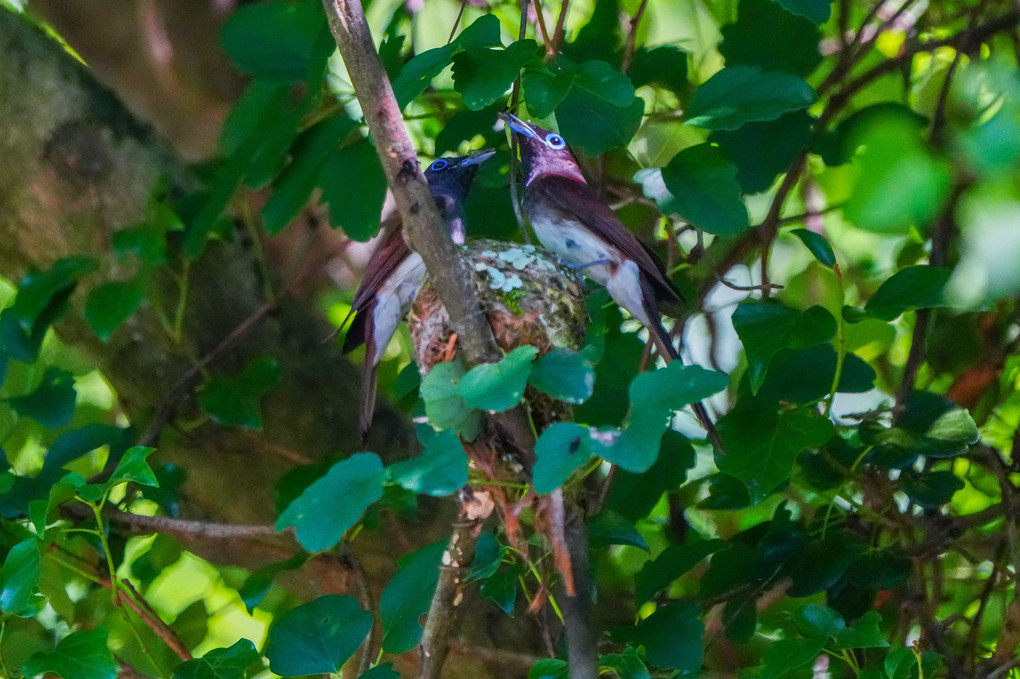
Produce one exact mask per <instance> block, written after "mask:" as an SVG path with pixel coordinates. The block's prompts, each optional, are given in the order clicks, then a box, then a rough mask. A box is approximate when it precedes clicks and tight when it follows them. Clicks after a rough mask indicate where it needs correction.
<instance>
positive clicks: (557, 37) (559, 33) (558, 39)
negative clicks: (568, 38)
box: [552, 0, 570, 53]
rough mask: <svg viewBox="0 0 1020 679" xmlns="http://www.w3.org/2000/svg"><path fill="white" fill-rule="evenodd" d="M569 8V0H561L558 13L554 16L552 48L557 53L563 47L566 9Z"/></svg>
mask: <svg viewBox="0 0 1020 679" xmlns="http://www.w3.org/2000/svg"><path fill="white" fill-rule="evenodd" d="M568 9H570V0H563V4H562V5H560V15H559V16H558V17H556V28H555V29H553V38H552V42H553V49H554V50H556V52H557V53H558V52H559V51H560V48H561V47H563V31H564V27H565V26H566V23H567V10H568Z"/></svg>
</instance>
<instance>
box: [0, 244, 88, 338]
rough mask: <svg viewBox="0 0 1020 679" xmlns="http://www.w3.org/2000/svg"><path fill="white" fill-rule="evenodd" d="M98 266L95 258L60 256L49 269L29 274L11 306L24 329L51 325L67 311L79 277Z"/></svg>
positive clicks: (29, 329) (32, 329) (30, 331)
mask: <svg viewBox="0 0 1020 679" xmlns="http://www.w3.org/2000/svg"><path fill="white" fill-rule="evenodd" d="M96 266H97V265H96V260H94V259H92V258H91V257H67V258H65V259H58V260H57V261H56V262H54V263H53V266H51V267H50V268H49V269H48V270H47V271H32V272H30V273H28V274H26V275H25V277H24V278H22V279H21V283H20V284H19V285H18V295H17V297H15V298H14V304H13V305H12V306H11V309H10V311H11V313H12V314H13V315H14V316H15V317H16V318H17V320H18V324H19V325H20V326H21V328H22V329H23V330H24V331H25V332H27V333H33V332H35V331H36V330H37V328H39V327H40V326H46V327H48V326H49V324H50V323H52V322H53V321H54V320H55V319H56V318H57V316H58V315H59V314H60V313H61V312H62V311H63V309H64V307H65V304H66V302H67V298H68V297H69V296H70V294H71V291H72V290H74V287H75V285H77V283H78V279H79V278H81V277H82V276H84V275H85V274H87V273H90V272H91V271H93V270H95V268H96ZM44 329H45V328H44Z"/></svg>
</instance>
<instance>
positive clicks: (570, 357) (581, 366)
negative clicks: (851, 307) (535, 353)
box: [528, 347, 595, 403]
mask: <svg viewBox="0 0 1020 679" xmlns="http://www.w3.org/2000/svg"><path fill="white" fill-rule="evenodd" d="M528 383H529V384H530V385H531V386H533V387H535V388H536V389H538V390H539V391H541V392H542V393H543V394H548V395H549V396H552V397H553V398H555V399H559V400H560V401H566V402H567V403H584V402H585V401H587V400H588V399H589V398H590V397H591V395H592V392H593V391H594V390H595V369H594V368H593V367H592V363H591V361H589V360H588V358H587V357H586V356H584V355H583V354H579V353H577V352H576V351H574V350H573V349H568V348H566V347H560V348H557V349H553V350H552V351H550V352H549V353H547V354H546V355H545V356H542V357H540V358H539V359H538V360H536V361H535V362H534V364H533V365H532V366H531V375H530V376H529V377H528Z"/></svg>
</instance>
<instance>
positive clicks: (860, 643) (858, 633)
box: [835, 611, 889, 650]
mask: <svg viewBox="0 0 1020 679" xmlns="http://www.w3.org/2000/svg"><path fill="white" fill-rule="evenodd" d="M881 622H882V616H880V615H879V614H878V611H868V612H867V613H865V614H864V615H862V616H861V617H860V618H859V619H858V620H857V622H855V623H854V624H853V625H852V626H851V627H849V628H848V629H844V630H837V631H836V635H835V636H836V648H837V649H838V650H842V649H845V648H888V647H889V642H888V641H886V640H885V637H883V636H882V631H881V630H880V629H879V628H878V626H879V624H880V623H881Z"/></svg>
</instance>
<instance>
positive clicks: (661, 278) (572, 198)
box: [528, 175, 683, 302]
mask: <svg viewBox="0 0 1020 679" xmlns="http://www.w3.org/2000/svg"><path fill="white" fill-rule="evenodd" d="M528 191H529V193H530V194H531V195H530V196H529V199H530V200H534V201H543V202H544V203H545V204H546V205H552V206H555V207H556V209H558V210H560V211H562V212H563V213H565V214H567V215H570V216H571V217H572V218H573V219H575V220H577V221H580V222H582V223H583V224H584V225H585V226H586V227H587V228H588V229H589V230H590V231H591V232H592V233H593V234H595V235H596V236H598V237H599V238H601V239H602V240H604V241H605V242H606V243H608V244H609V245H612V246H613V247H615V248H617V249H619V250H620V252H622V253H623V254H624V256H625V257H627V258H628V259H632V260H634V263H635V264H637V265H638V269H640V271H641V273H642V274H644V275H645V277H646V278H647V279H648V280H649V281H650V282H651V283H652V285H653V287H654V288H655V290H656V292H658V293H659V296H660V299H662V300H664V301H676V302H680V301H682V300H683V296H682V295H681V294H680V291H679V290H678V289H677V287H676V286H675V285H673V281H671V280H669V277H668V276H667V275H666V269H665V267H664V266H663V265H662V262H661V261H660V260H659V258H658V256H656V255H655V253H654V252H652V251H651V250H650V249H649V248H648V247H647V246H646V245H645V244H644V243H642V242H641V241H640V240H638V238H637V236H635V235H634V234H633V233H631V231H630V229H628V228H627V227H626V226H624V225H623V222H621V221H620V219H619V217H617V216H616V213H614V212H613V211H612V209H610V207H609V206H608V205H606V204H605V203H604V202H603V201H602V200H601V199H599V197H598V196H596V195H595V192H594V191H592V190H591V187H589V186H588V185H587V184H582V183H580V182H578V181H577V180H576V179H571V178H570V177H565V176H561V175H544V176H543V177H541V178H540V179H538V180H536V181H534V182H532V184H531V185H530V186H528Z"/></svg>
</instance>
